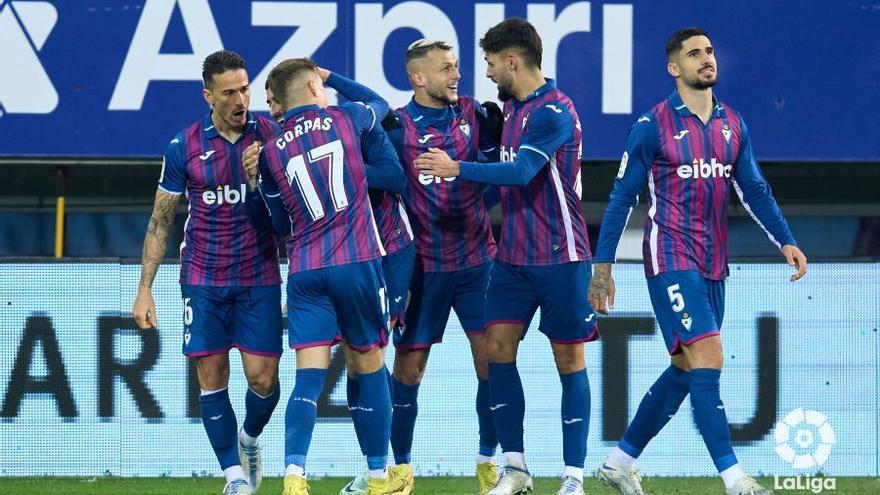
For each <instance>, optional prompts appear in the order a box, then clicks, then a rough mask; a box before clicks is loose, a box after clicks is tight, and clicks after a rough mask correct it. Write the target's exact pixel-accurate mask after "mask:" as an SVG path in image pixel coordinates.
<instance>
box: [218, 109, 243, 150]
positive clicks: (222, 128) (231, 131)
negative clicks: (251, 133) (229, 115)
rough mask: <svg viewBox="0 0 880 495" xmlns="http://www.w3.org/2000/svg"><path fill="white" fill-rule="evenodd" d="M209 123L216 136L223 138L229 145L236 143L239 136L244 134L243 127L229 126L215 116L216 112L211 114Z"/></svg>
mask: <svg viewBox="0 0 880 495" xmlns="http://www.w3.org/2000/svg"><path fill="white" fill-rule="evenodd" d="M211 123H212V124H214V130H216V131H217V134H220V135H221V136H223V139H226V140H227V141H229V142H230V143H235V142H236V141H238V138H239V137H240V136H241V134H242V132H244V126H242V127H232V126H230V125H229V123H227V122H226V121H225V120H223V119H221V118H220V117H219V116H218V115H217V112H211Z"/></svg>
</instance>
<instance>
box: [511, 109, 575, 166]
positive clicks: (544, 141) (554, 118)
mask: <svg viewBox="0 0 880 495" xmlns="http://www.w3.org/2000/svg"><path fill="white" fill-rule="evenodd" d="M529 119H530V120H531V122H529V129H528V131H527V132H526V135H525V136H524V137H523V140H522V144H520V146H519V149H520V151H522V150H523V149H527V150H531V151H535V152H537V153H540V154H541V155H543V156H544V160H545V161H548V162H549V161H550V157H551V156H553V155H554V154H556V150H558V149H559V147H560V146H562V145H563V144H565V142H566V141H567V140H569V139H570V138H571V134H572V131H573V130H574V115H572V114H571V112H570V111H569V110H568V107H566V106H565V105H563V104H561V103H548V104H546V105H544V106H542V107H541V108H539V109H537V110H535V111H534V112H533V113H532V115H531V116H530V117H529Z"/></svg>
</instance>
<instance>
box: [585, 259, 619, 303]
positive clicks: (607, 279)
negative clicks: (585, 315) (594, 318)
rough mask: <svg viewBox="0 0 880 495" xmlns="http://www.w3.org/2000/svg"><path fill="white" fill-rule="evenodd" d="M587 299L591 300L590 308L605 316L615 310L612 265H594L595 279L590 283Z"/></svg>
mask: <svg viewBox="0 0 880 495" xmlns="http://www.w3.org/2000/svg"><path fill="white" fill-rule="evenodd" d="M587 297H588V298H589V299H590V306H592V307H593V309H595V310H596V311H598V312H599V313H601V314H603V315H607V314H608V311H609V310H612V309H614V278H612V277H611V263H597V264H595V265H593V279H592V280H591V281H590V289H589V291H588V296H587ZM606 301H607V305H606Z"/></svg>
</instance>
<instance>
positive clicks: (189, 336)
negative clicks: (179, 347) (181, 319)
mask: <svg viewBox="0 0 880 495" xmlns="http://www.w3.org/2000/svg"><path fill="white" fill-rule="evenodd" d="M191 339H192V333H190V331H189V329H187V330H186V332H183V345H185V346H188V345H189V341H190V340H191Z"/></svg>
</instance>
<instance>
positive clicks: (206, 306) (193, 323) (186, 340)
mask: <svg viewBox="0 0 880 495" xmlns="http://www.w3.org/2000/svg"><path fill="white" fill-rule="evenodd" d="M180 292H181V295H182V296H183V354H184V355H186V356H187V357H200V356H208V355H211V354H220V353H226V352H228V351H229V349H230V348H231V347H232V335H231V332H230V328H229V325H228V322H229V321H230V317H231V315H232V307H233V301H232V300H231V298H230V297H229V289H227V288H223V287H203V286H198V285H181V286H180Z"/></svg>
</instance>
